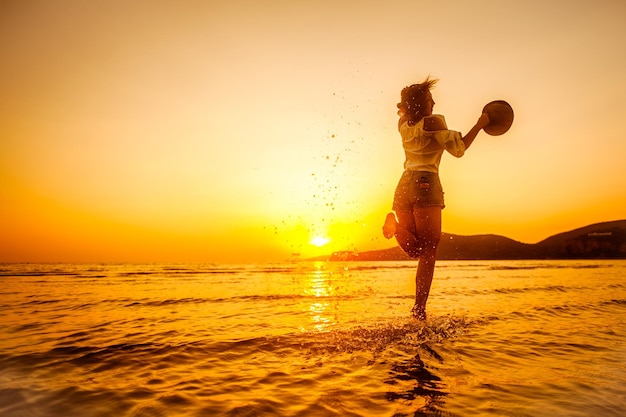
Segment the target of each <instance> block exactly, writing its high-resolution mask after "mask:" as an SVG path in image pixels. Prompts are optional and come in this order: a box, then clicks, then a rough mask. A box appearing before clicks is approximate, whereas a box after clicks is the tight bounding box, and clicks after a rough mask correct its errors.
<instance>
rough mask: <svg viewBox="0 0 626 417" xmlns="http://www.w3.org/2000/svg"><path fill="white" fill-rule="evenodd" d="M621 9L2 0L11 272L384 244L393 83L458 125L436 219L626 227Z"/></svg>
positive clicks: (398, 161)
mask: <svg viewBox="0 0 626 417" xmlns="http://www.w3.org/2000/svg"><path fill="white" fill-rule="evenodd" d="M625 19H626V2H624V1H622V0H595V1H582V0H567V1H565V0H563V1H550V2H546V1H544V0H541V1H537V0H527V1H523V2H520V1H506V0H499V1H491V0H477V1H471V2H468V1H462V0H459V1H455V0H440V1H436V2H434V1H421V0H410V1H403V0H398V1H395V2H382V1H366V0H365V1H364V0H360V1H351V0H350V1H341V0H332V1H330V0H329V1H326V0H316V1H298V2H295V1H278V0H254V1H243V0H231V1H227V2H226V1H210V0H209V1H200V0H181V1H175V2H172V1H163V0H150V1H142V0H136V1H127V0H109V1H98V0H96V1H89V2H85V1H82V0H59V1H55V2H50V1H45V0H41V1H37V0H33V1H21V0H3V1H2V2H0V62H2V64H1V65H0V234H1V235H2V236H1V238H0V262H213V263H221V262H237V263H249V262H252V263H259V262H281V261H284V260H291V259H298V258H305V257H309V256H318V255H321V254H327V253H331V252H333V251H338V250H358V251H365V250H372V249H383V248H388V247H392V246H394V245H395V242H393V241H390V240H386V239H384V238H383V237H382V233H381V226H382V223H383V220H384V216H385V214H386V213H387V212H388V211H389V210H390V208H391V203H392V198H393V191H394V188H395V185H396V183H397V181H398V179H399V177H400V175H401V173H402V169H403V168H402V164H403V161H404V155H403V151H402V146H401V143H400V138H399V134H398V132H397V115H396V111H397V108H396V103H397V102H398V101H399V95H400V90H401V89H402V88H403V87H404V86H406V85H409V84H413V83H416V82H421V81H423V80H424V79H425V78H426V77H427V76H429V75H430V76H431V77H433V78H438V79H439V80H440V81H439V83H438V84H437V85H436V87H435V89H434V90H433V96H434V99H435V102H436V105H435V109H434V112H435V113H439V114H443V115H445V117H446V120H447V123H448V126H449V128H450V129H453V130H457V131H460V132H462V133H466V132H467V131H468V130H469V129H470V128H471V127H472V126H473V124H474V122H475V121H476V120H477V119H478V117H479V116H480V113H481V109H482V107H483V106H484V105H485V104H486V103H488V102H489V101H492V100H497V99H502V100H506V101H508V102H509V103H510V104H511V105H512V106H513V109H514V111H515V121H514V123H513V126H512V127H511V129H510V130H509V132H507V133H506V134H504V135H502V136H488V135H486V134H485V133H484V132H483V133H480V134H479V136H478V138H477V139H476V141H475V142H474V144H473V145H472V147H471V148H470V149H469V150H468V151H467V153H466V154H465V156H463V157H462V158H460V159H457V158H455V157H453V156H452V155H444V157H443V159H442V163H441V167H440V175H441V180H442V183H443V187H444V190H445V198H446V208H445V209H444V210H443V231H444V232H447V233H453V234H460V235H472V234H499V235H504V236H507V237H510V238H512V239H515V240H518V241H522V242H526V243H535V242H538V241H540V240H542V239H544V238H547V237H549V236H551V235H553V234H555V233H560V232H564V231H568V230H571V229H575V228H578V227H582V226H586V225H588V224H591V223H596V222H603V221H610V220H619V219H624V218H626V175H625V174H626V171H625V162H624V161H625V159H624V155H625V154H626V137H625V135H624V133H623V125H622V124H623V121H624V120H625V116H626V48H624V45H626V25H624V21H625Z"/></svg>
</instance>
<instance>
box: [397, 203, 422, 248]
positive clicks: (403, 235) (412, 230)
mask: <svg viewBox="0 0 626 417" xmlns="http://www.w3.org/2000/svg"><path fill="white" fill-rule="evenodd" d="M396 214H397V216H398V224H397V225H396V234H395V236H396V240H397V241H398V245H400V247H401V248H402V250H403V251H404V252H405V253H406V254H407V255H409V256H410V257H411V258H418V257H419V256H420V254H421V250H422V247H421V243H420V239H419V234H418V232H417V229H416V225H415V216H414V214H413V212H412V211H397V212H396Z"/></svg>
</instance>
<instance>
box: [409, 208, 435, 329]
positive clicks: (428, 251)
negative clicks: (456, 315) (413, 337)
mask: <svg viewBox="0 0 626 417" xmlns="http://www.w3.org/2000/svg"><path fill="white" fill-rule="evenodd" d="M413 218H414V223H415V231H416V234H415V236H417V240H418V246H419V247H420V249H421V253H420V255H419V258H420V260H419V264H418V266H417V273H416V275H415V306H414V307H413V314H414V316H415V317H416V318H418V319H425V318H426V302H427V301H428V294H429V293H430V285H431V283H432V282H433V274H434V272H435V260H436V258H437V248H438V246H439V240H440V239H441V207H437V206H433V207H421V208H419V207H416V208H414V209H413Z"/></svg>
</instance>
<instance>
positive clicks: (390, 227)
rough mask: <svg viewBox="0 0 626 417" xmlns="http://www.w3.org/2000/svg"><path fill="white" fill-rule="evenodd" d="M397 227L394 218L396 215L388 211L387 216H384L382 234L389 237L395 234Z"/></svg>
mask: <svg viewBox="0 0 626 417" xmlns="http://www.w3.org/2000/svg"><path fill="white" fill-rule="evenodd" d="M397 228H398V221H397V220H396V215H395V214H393V213H388V214H387V217H385V224H384V225H383V236H385V237H386V238H387V239H391V238H392V237H394V236H395V235H396V230H397Z"/></svg>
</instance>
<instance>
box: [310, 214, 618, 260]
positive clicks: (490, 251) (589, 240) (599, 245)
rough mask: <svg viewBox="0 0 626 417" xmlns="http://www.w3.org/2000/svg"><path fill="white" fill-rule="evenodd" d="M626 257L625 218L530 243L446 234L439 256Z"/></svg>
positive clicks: (345, 255) (358, 255) (368, 255)
mask: <svg viewBox="0 0 626 417" xmlns="http://www.w3.org/2000/svg"><path fill="white" fill-rule="evenodd" d="M598 258H605V259H626V220H618V221H612V222H604V223H596V224H592V225H589V226H585V227H581V228H579V229H575V230H571V231H569V232H565V233H559V234H557V235H554V236H551V237H549V238H547V239H544V240H542V241H541V242H538V243H534V244H528V243H522V242H518V241H516V240H513V239H509V238H507V237H504V236H498V235H474V236H460V235H453V234H449V233H444V234H443V235H442V238H441V242H440V243H439V250H438V252H437V259H441V260H455V259H459V260H488V259H598ZM317 259H327V260H330V261H357V260H358V261H398V260H409V259H411V258H409V257H408V256H407V255H406V254H405V253H404V252H403V251H402V249H400V248H399V247H398V246H395V247H393V248H389V249H382V250H375V251H368V252H350V251H344V252H335V253H333V254H331V255H330V256H326V257H321V258H317Z"/></svg>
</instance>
